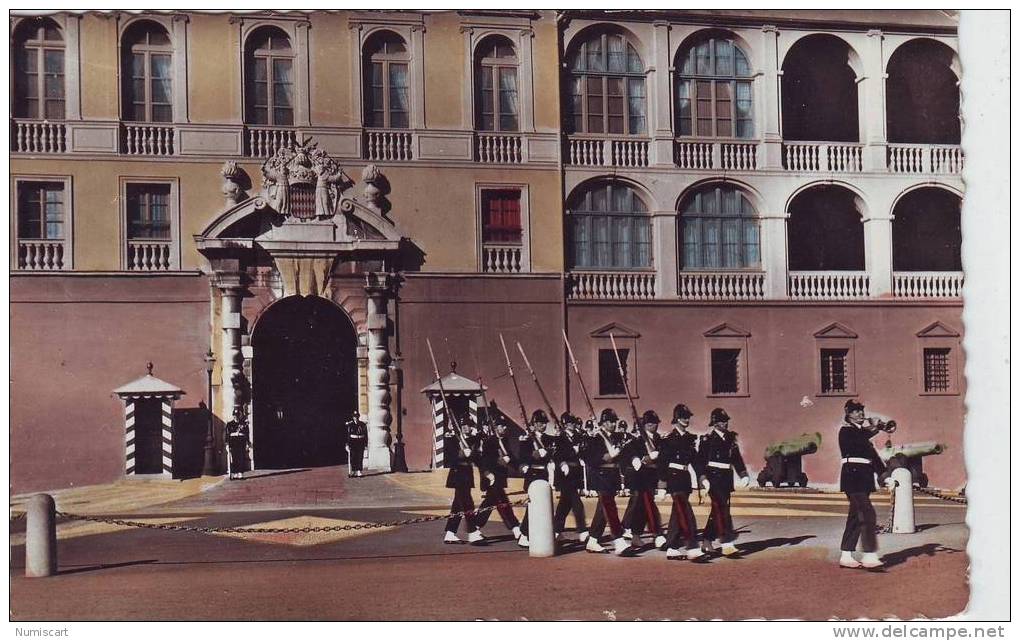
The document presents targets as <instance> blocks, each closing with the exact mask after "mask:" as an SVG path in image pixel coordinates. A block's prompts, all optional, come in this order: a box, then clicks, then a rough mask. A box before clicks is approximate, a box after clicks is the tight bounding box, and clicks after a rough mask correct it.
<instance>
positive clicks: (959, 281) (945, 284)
mask: <svg viewBox="0 0 1020 641" xmlns="http://www.w3.org/2000/svg"><path fill="white" fill-rule="evenodd" d="M962 294H963V272H893V296H896V297H897V298H959V297H960V296H961V295H962Z"/></svg>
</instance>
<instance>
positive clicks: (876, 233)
mask: <svg viewBox="0 0 1020 641" xmlns="http://www.w3.org/2000/svg"><path fill="white" fill-rule="evenodd" d="M892 220H893V219H892V216H890V215H888V214H885V215H879V216H871V217H869V218H865V219H864V220H863V223H864V266H865V269H867V270H868V278H869V280H870V283H871V284H870V290H871V291H870V293H871V296H873V297H880V296H888V295H890V294H891V293H892V280H893V277H892V273H893V270H892Z"/></svg>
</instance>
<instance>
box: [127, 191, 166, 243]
mask: <svg viewBox="0 0 1020 641" xmlns="http://www.w3.org/2000/svg"><path fill="white" fill-rule="evenodd" d="M127 223H128V224H127V238H128V240H142V239H145V240H165V241H169V240H170V185H145V184H130V185H128V186H127Z"/></svg>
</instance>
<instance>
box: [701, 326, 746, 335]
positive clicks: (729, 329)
mask: <svg viewBox="0 0 1020 641" xmlns="http://www.w3.org/2000/svg"><path fill="white" fill-rule="evenodd" d="M703 336H704V337H705V338H749V337H750V336H751V332H749V331H747V330H746V329H741V328H740V327H737V326H736V325H731V324H730V323H721V324H719V325H716V326H715V327H713V328H712V329H710V330H708V331H706V332H705V333H704V334H703Z"/></svg>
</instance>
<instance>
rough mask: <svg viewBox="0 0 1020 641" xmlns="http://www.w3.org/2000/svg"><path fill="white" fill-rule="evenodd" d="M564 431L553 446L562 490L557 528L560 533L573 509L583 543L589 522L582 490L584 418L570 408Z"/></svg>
mask: <svg viewBox="0 0 1020 641" xmlns="http://www.w3.org/2000/svg"><path fill="white" fill-rule="evenodd" d="M560 423H561V424H562V425H563V428H564V429H563V432H562V433H561V434H560V435H559V436H557V437H556V441H555V447H554V448H553V463H554V464H555V466H556V469H555V474H554V477H553V478H554V480H555V482H556V488H557V489H558V490H559V491H560V498H559V502H558V503H557V504H556V512H555V515H554V518H553V531H554V532H556V535H557V536H559V535H560V534H561V533H562V532H563V529H564V527H565V526H566V524H567V514H568V513H570V512H573V514H574V526H575V531H576V532H577V535H578V538H579V539H580V540H581V542H582V543H583V542H584V541H585V539H587V536H588V522H587V520H586V519H585V518H584V503H582V502H581V495H580V491H581V488H582V487H583V486H584V478H583V474H584V470H583V469H582V468H581V456H582V452H583V449H584V445H585V439H584V437H583V436H582V434H581V419H579V418H577V417H576V416H574V415H572V414H569V413H567V412H564V413H563V416H561V417H560Z"/></svg>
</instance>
